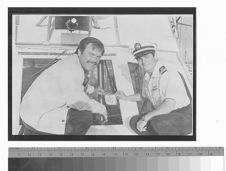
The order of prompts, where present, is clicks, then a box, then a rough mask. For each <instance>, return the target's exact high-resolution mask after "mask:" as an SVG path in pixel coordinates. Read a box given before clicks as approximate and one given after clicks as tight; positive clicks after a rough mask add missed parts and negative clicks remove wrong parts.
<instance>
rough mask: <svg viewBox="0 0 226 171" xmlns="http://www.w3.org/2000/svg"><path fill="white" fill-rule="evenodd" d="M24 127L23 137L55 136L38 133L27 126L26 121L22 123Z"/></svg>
mask: <svg viewBox="0 0 226 171" xmlns="http://www.w3.org/2000/svg"><path fill="white" fill-rule="evenodd" d="M22 125H23V126H22V129H23V135H53V134H50V133H46V132H41V131H38V130H36V129H34V128H32V127H31V126H29V125H28V124H26V123H25V122H24V121H22Z"/></svg>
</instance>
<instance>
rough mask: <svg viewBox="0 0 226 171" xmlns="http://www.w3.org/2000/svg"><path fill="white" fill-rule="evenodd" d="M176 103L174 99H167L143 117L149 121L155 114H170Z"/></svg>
mask: <svg viewBox="0 0 226 171" xmlns="http://www.w3.org/2000/svg"><path fill="white" fill-rule="evenodd" d="M175 104H176V102H175V100H173V99H168V100H165V101H164V102H163V103H162V104H161V105H160V106H159V107H158V108H156V109H154V110H153V111H151V112H149V113H147V114H146V115H145V116H144V117H143V119H144V120H146V121H149V120H150V119H151V118H152V117H154V116H158V115H164V114H168V113H170V112H171V111H173V110H174V107H175Z"/></svg>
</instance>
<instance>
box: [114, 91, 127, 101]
mask: <svg viewBox="0 0 226 171" xmlns="http://www.w3.org/2000/svg"><path fill="white" fill-rule="evenodd" d="M115 97H116V98H117V99H125V98H126V97H127V96H126V94H125V93H124V92H123V91H117V92H116V93H115Z"/></svg>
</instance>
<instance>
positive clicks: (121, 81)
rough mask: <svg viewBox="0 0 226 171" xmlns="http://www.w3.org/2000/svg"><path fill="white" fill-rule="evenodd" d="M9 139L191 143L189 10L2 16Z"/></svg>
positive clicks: (192, 24)
mask: <svg viewBox="0 0 226 171" xmlns="http://www.w3.org/2000/svg"><path fill="white" fill-rule="evenodd" d="M8 19H9V20H8V26H9V27H8V28H9V33H8V47H9V49H8V65H9V66H8V67H9V72H8V73H9V76H8V77H9V79H8V87H9V89H8V94H9V106H8V111H9V113H8V139H9V140H41V141H42V140H104V141H109V140H111V141H112V140H128V141H131V140H132V141H134V140H136V141H144V140H148V141H156V140H161V141H170V140H176V141H177V140H178V141H181V140H187V141H194V140H196V8H9V9H8Z"/></svg>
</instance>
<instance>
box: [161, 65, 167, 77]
mask: <svg viewBox="0 0 226 171" xmlns="http://www.w3.org/2000/svg"><path fill="white" fill-rule="evenodd" d="M166 71H167V69H166V67H165V66H161V67H160V68H159V73H160V74H161V75H162V74H164V73H165V72H166Z"/></svg>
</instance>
